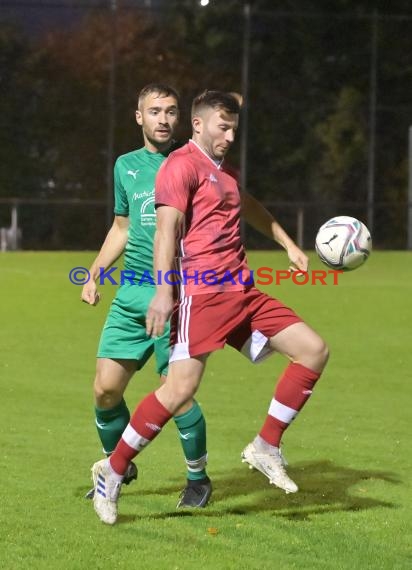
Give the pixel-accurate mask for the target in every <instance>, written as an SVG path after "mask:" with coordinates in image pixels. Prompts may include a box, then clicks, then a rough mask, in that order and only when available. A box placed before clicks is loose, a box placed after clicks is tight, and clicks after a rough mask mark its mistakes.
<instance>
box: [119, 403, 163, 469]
mask: <svg viewBox="0 0 412 570" xmlns="http://www.w3.org/2000/svg"><path fill="white" fill-rule="evenodd" d="M171 417H172V414H171V413H170V412H169V410H167V409H166V408H165V407H164V406H163V405H162V404H161V403H160V402H159V400H158V399H157V397H156V395H155V393H154V392H152V393H151V394H149V395H148V396H146V398H144V399H143V400H142V401H141V402H140V404H139V405H138V406H137V408H136V409H135V411H134V412H133V415H132V417H131V419H130V422H129V424H128V426H127V428H126V429H125V430H124V432H123V435H122V437H121V439H120V441H119V443H118V444H117V445H116V449H115V450H114V452H113V453H112V455H111V456H110V459H109V461H110V465H111V466H112V468H113V470H114V471H116V473H119V475H124V474H125V473H126V470H127V466H128V465H129V463H130V461H131V460H132V459H133V458H134V457H136V455H137V454H138V453H140V451H142V449H143V448H144V447H146V445H148V444H149V443H150V442H151V441H152V439H154V438H155V437H156V436H157V435H158V434H159V433H160V432H161V430H162V427H163V426H164V425H165V423H167V422H168V421H169V420H170V418H171Z"/></svg>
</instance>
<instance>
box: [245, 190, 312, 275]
mask: <svg viewBox="0 0 412 570" xmlns="http://www.w3.org/2000/svg"><path fill="white" fill-rule="evenodd" d="M241 199H242V206H241V207H242V216H243V217H244V218H245V220H246V221H247V222H248V224H250V225H251V226H252V227H253V228H255V230H257V231H258V232H260V233H261V234H263V235H265V236H266V237H268V238H269V239H273V240H274V241H275V242H276V243H278V244H279V245H281V246H282V247H283V248H284V249H285V250H286V252H287V254H288V257H289V260H290V262H291V266H290V269H291V270H292V271H296V269H298V270H300V271H307V270H308V264H309V259H308V256H307V255H306V254H305V253H304V252H303V251H302V250H301V249H300V248H299V247H298V246H297V245H296V244H295V242H294V241H293V240H292V238H291V237H290V236H289V235H288V234H287V233H286V232H285V230H284V229H283V228H282V226H281V225H280V224H279V223H278V222H277V221H276V220H275V218H274V217H273V216H272V214H271V213H270V212H269V211H268V210H267V209H266V208H265V207H264V206H263V204H261V203H260V202H259V201H258V200H256V198H254V197H253V196H251V194H248V193H247V192H242V193H241Z"/></svg>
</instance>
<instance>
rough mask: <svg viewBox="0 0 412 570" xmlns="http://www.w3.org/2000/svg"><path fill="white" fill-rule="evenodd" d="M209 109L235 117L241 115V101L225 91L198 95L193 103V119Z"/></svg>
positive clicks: (206, 92)
mask: <svg viewBox="0 0 412 570" xmlns="http://www.w3.org/2000/svg"><path fill="white" fill-rule="evenodd" d="M207 107H209V108H210V109H215V110H222V111H226V113H230V114H234V115H238V114H239V113H240V106H239V101H238V100H237V99H236V97H234V96H233V95H232V94H231V93H225V92H224V91H209V90H206V91H203V93H200V95H197V97H195V98H194V99H193V103H192V118H193V117H194V116H195V115H197V114H198V113H200V112H201V111H202V110H203V109H205V108H207Z"/></svg>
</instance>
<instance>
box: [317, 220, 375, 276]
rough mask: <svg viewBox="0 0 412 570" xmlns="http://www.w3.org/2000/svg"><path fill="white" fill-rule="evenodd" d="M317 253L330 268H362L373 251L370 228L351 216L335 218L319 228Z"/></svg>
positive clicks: (348, 269)
mask: <svg viewBox="0 0 412 570" xmlns="http://www.w3.org/2000/svg"><path fill="white" fill-rule="evenodd" d="M315 248H316V253H317V254H318V256H319V257H320V259H321V260H322V261H323V263H325V264H326V265H327V266H328V267H331V268H332V269H343V270H344V271H350V270H352V269H356V268H357V267H360V266H361V265H362V264H363V263H365V261H366V260H367V259H368V257H369V254H370V252H371V251H372V238H371V234H370V232H369V230H368V228H367V227H366V226H365V224H363V223H362V222H360V221H359V220H357V219H356V218H352V217H351V216H335V217H334V218H331V219H330V220H328V221H327V222H326V223H325V224H323V226H321V227H320V228H319V231H318V233H317V235H316V241H315Z"/></svg>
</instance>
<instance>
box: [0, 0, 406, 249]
mask: <svg viewBox="0 0 412 570" xmlns="http://www.w3.org/2000/svg"><path fill="white" fill-rule="evenodd" d="M332 6H333V9H332V8H331V2H330V1H329V2H326V1H316V2H315V1H313V2H310V1H309V2H308V1H305V2H304V1H303V0H300V1H299V0H296V1H292V0H290V1H289V2H282V3H277V2H273V1H269V0H267V1H264V0H262V1H256V2H250V19H249V20H248V23H249V25H250V41H249V43H248V45H247V54H246V52H245V48H244V44H243V42H244V31H245V25H246V24H247V19H246V16H245V14H246V12H245V9H244V3H242V2H239V1H235V0H226V1H225V2H218V1H215V2H214V3H213V2H211V4H210V5H209V6H208V7H207V8H205V9H200V8H199V6H198V4H197V2H194V1H193V2H191V1H188V0H187V1H182V2H169V3H166V4H165V7H164V10H162V11H160V10H158V11H156V10H143V9H137V8H133V7H132V6H131V5H130V3H127V2H124V3H123V4H122V2H119V3H118V9H117V11H116V13H115V14H113V12H111V11H110V10H109V9H106V8H104V7H103V8H101V9H100V10H93V11H90V10H89V11H88V12H87V13H86V12H85V17H84V18H81V19H78V20H77V21H76V24H75V25H70V26H67V28H64V27H62V28H59V29H53V30H48V31H47V32H45V33H44V34H43V35H41V36H39V35H37V36H36V37H34V38H33V37H30V36H29V35H27V33H23V32H22V31H21V30H19V28H18V27H16V26H11V25H10V24H7V23H4V21H3V22H2V23H0V91H1V99H0V198H1V197H3V198H5V197H20V198H29V197H30V198H34V197H37V198H43V199H56V198H58V199H69V198H70V199H73V198H76V199H81V200H83V199H101V200H104V199H105V197H106V187H107V162H108V117H109V113H110V102H109V88H108V86H109V81H110V78H111V79H112V80H115V83H114V84H115V90H114V104H113V107H112V110H114V119H115V122H114V127H113V128H114V131H113V141H114V155H115V156H116V155H118V154H121V153H123V152H127V151H128V150H130V149H131V148H134V147H137V146H139V144H140V143H141V141H140V139H139V135H138V130H137V127H136V125H135V123H134V108H135V101H136V93H137V91H138V90H139V89H140V88H141V87H142V86H143V85H144V84H146V83H147V82H149V81H159V80H160V81H164V82H169V83H172V84H173V85H175V86H177V88H178V89H179V91H180V92H181V93H182V102H183V109H184V113H183V121H182V127H181V133H180V135H181V137H182V138H185V137H187V136H189V134H190V125H189V113H188V110H189V106H190V101H191V98H192V97H193V96H194V95H195V94H196V93H197V92H198V91H200V90H202V89H204V88H222V89H228V90H234V91H242V88H243V87H244V85H243V84H242V65H243V66H244V63H245V56H246V55H248V58H249V90H248V161H247V182H248V187H249V189H250V190H251V191H252V192H254V193H255V194H256V195H257V196H258V197H259V198H261V199H263V200H265V201H266V202H268V203H275V202H284V201H288V202H295V203H299V204H301V203H305V204H310V203H311V204H313V206H312V210H311V209H310V208H311V207H310V206H307V208H308V209H307V212H309V216H313V224H317V223H318V218H317V217H316V216H317V215H319V216H322V215H324V216H325V215H326V213H327V211H329V210H327V209H322V207H321V206H319V204H323V203H325V204H326V203H332V204H334V206H332V208H335V209H334V210H333V211H332V210H330V211H331V212H332V213H333V212H334V211H337V210H338V209H339V211H340V212H342V211H343V209H345V207H346V211H348V210H350V211H349V213H353V214H354V215H356V214H359V215H360V216H361V217H363V218H365V216H366V212H367V197H368V194H367V192H368V184H369V183H370V176H371V170H370V160H371V146H370V144H371V133H372V130H371V129H372V126H373V125H371V119H372V115H371V104H372V102H373V96H374V97H375V103H376V109H375V112H374V115H373V119H374V121H375V123H374V126H375V130H374V137H375V138H374V141H375V144H374V148H373V158H374V160H375V166H374V170H373V173H372V174H373V176H374V199H375V202H376V203H377V205H376V209H375V220H376V224H377V227H376V228H374V230H375V231H374V234H375V235H376V236H377V238H378V243H379V242H381V244H382V245H385V243H389V245H390V246H391V247H403V246H404V242H405V231H406V230H405V207H406V200H407V186H408V148H407V140H408V129H409V126H410V125H411V124H412V102H411V101H410V93H411V92H412V55H411V54H412V49H411V43H412V13H411V9H410V7H409V2H406V1H404V2H401V1H399V2H394V3H391V5H390V10H391V11H390V12H388V8H387V3H383V2H382V3H381V4H380V3H379V2H371V1H369V2H361V3H359V2H354V1H351V0H340V1H338V0H336V1H335V2H333V3H332ZM385 10H386V11H385ZM374 50H375V63H376V69H375V75H373V57H374ZM113 58H114V59H113ZM111 74H112V75H111ZM373 81H375V84H374V83H373ZM112 103H113V102H112ZM232 160H233V161H234V162H239V144H238V145H237V147H236V148H235V149H234V152H233V155H232ZM0 210H1V211H2V215H0V225H1V224H4V215H5V211H6V210H5V208H4V206H2V205H1V204H0ZM36 212H37V213H36V218H38V219H39V220H40V222H41V221H42V218H44V220H43V222H44V224H45V227H46V229H45V230H44V231H43V234H42V235H44V236H46V235H47V232H48V231H49V230H48V229H47V227H48V226H47V224H49V225H50V224H51V221H50V218H52V219H53V228H54V232H56V228H58V235H59V236H60V237H56V235H57V234H56V233H55V237H56V241H55V245H56V247H57V246H58V241H59V240H61V239H62V238H61V236H62V232H63V234H64V235H65V230H64V229H62V228H65V227H67V230H66V234H67V235H65V237H64V239H66V243H68V244H69V246H72V247H76V242H75V241H73V238H72V237H70V236H73V234H76V233H77V234H84V235H88V236H91V242H90V241H89V242H87V243H88V244H89V246H90V247H97V245H98V241H99V240H100V239H101V237H102V235H103V233H104V230H105V227H104V213H103V210H102V209H100V210H99V212H98V215H99V218H100V219H101V223H99V224H98V223H96V216H94V219H93V220H92V221H90V217H91V216H90V211H89V210H86V211H85V216H83V218H82V221H81V222H80V221H79V222H78V224H79V227H76V221H74V222H73V218H74V220H76V216H73V212H72V211H71V210H70V209H69V208H66V209H62V208H60V209H59V208H55V209H54V210H53V212H52V213H50V212H49V214H47V215H45V211H44V212H42V211H40V210H39V209H38V210H36ZM311 212H312V214H311ZM27 217H30V213H27ZM85 219H87V221H86V222H85ZM319 221H321V218H320V219H319ZM73 223H74V226H73ZM290 223H291V226H292V229H293V220H292V218H291V219H290ZM80 226H81V227H80ZM50 231H51V230H50ZM309 231H311V232H313V228H311V227H310V226H309ZM52 233H53V232H52ZM389 236H390V238H391V241H390V242H388V239H389ZM82 243H83V242H82ZM46 245H47V244H46Z"/></svg>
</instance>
